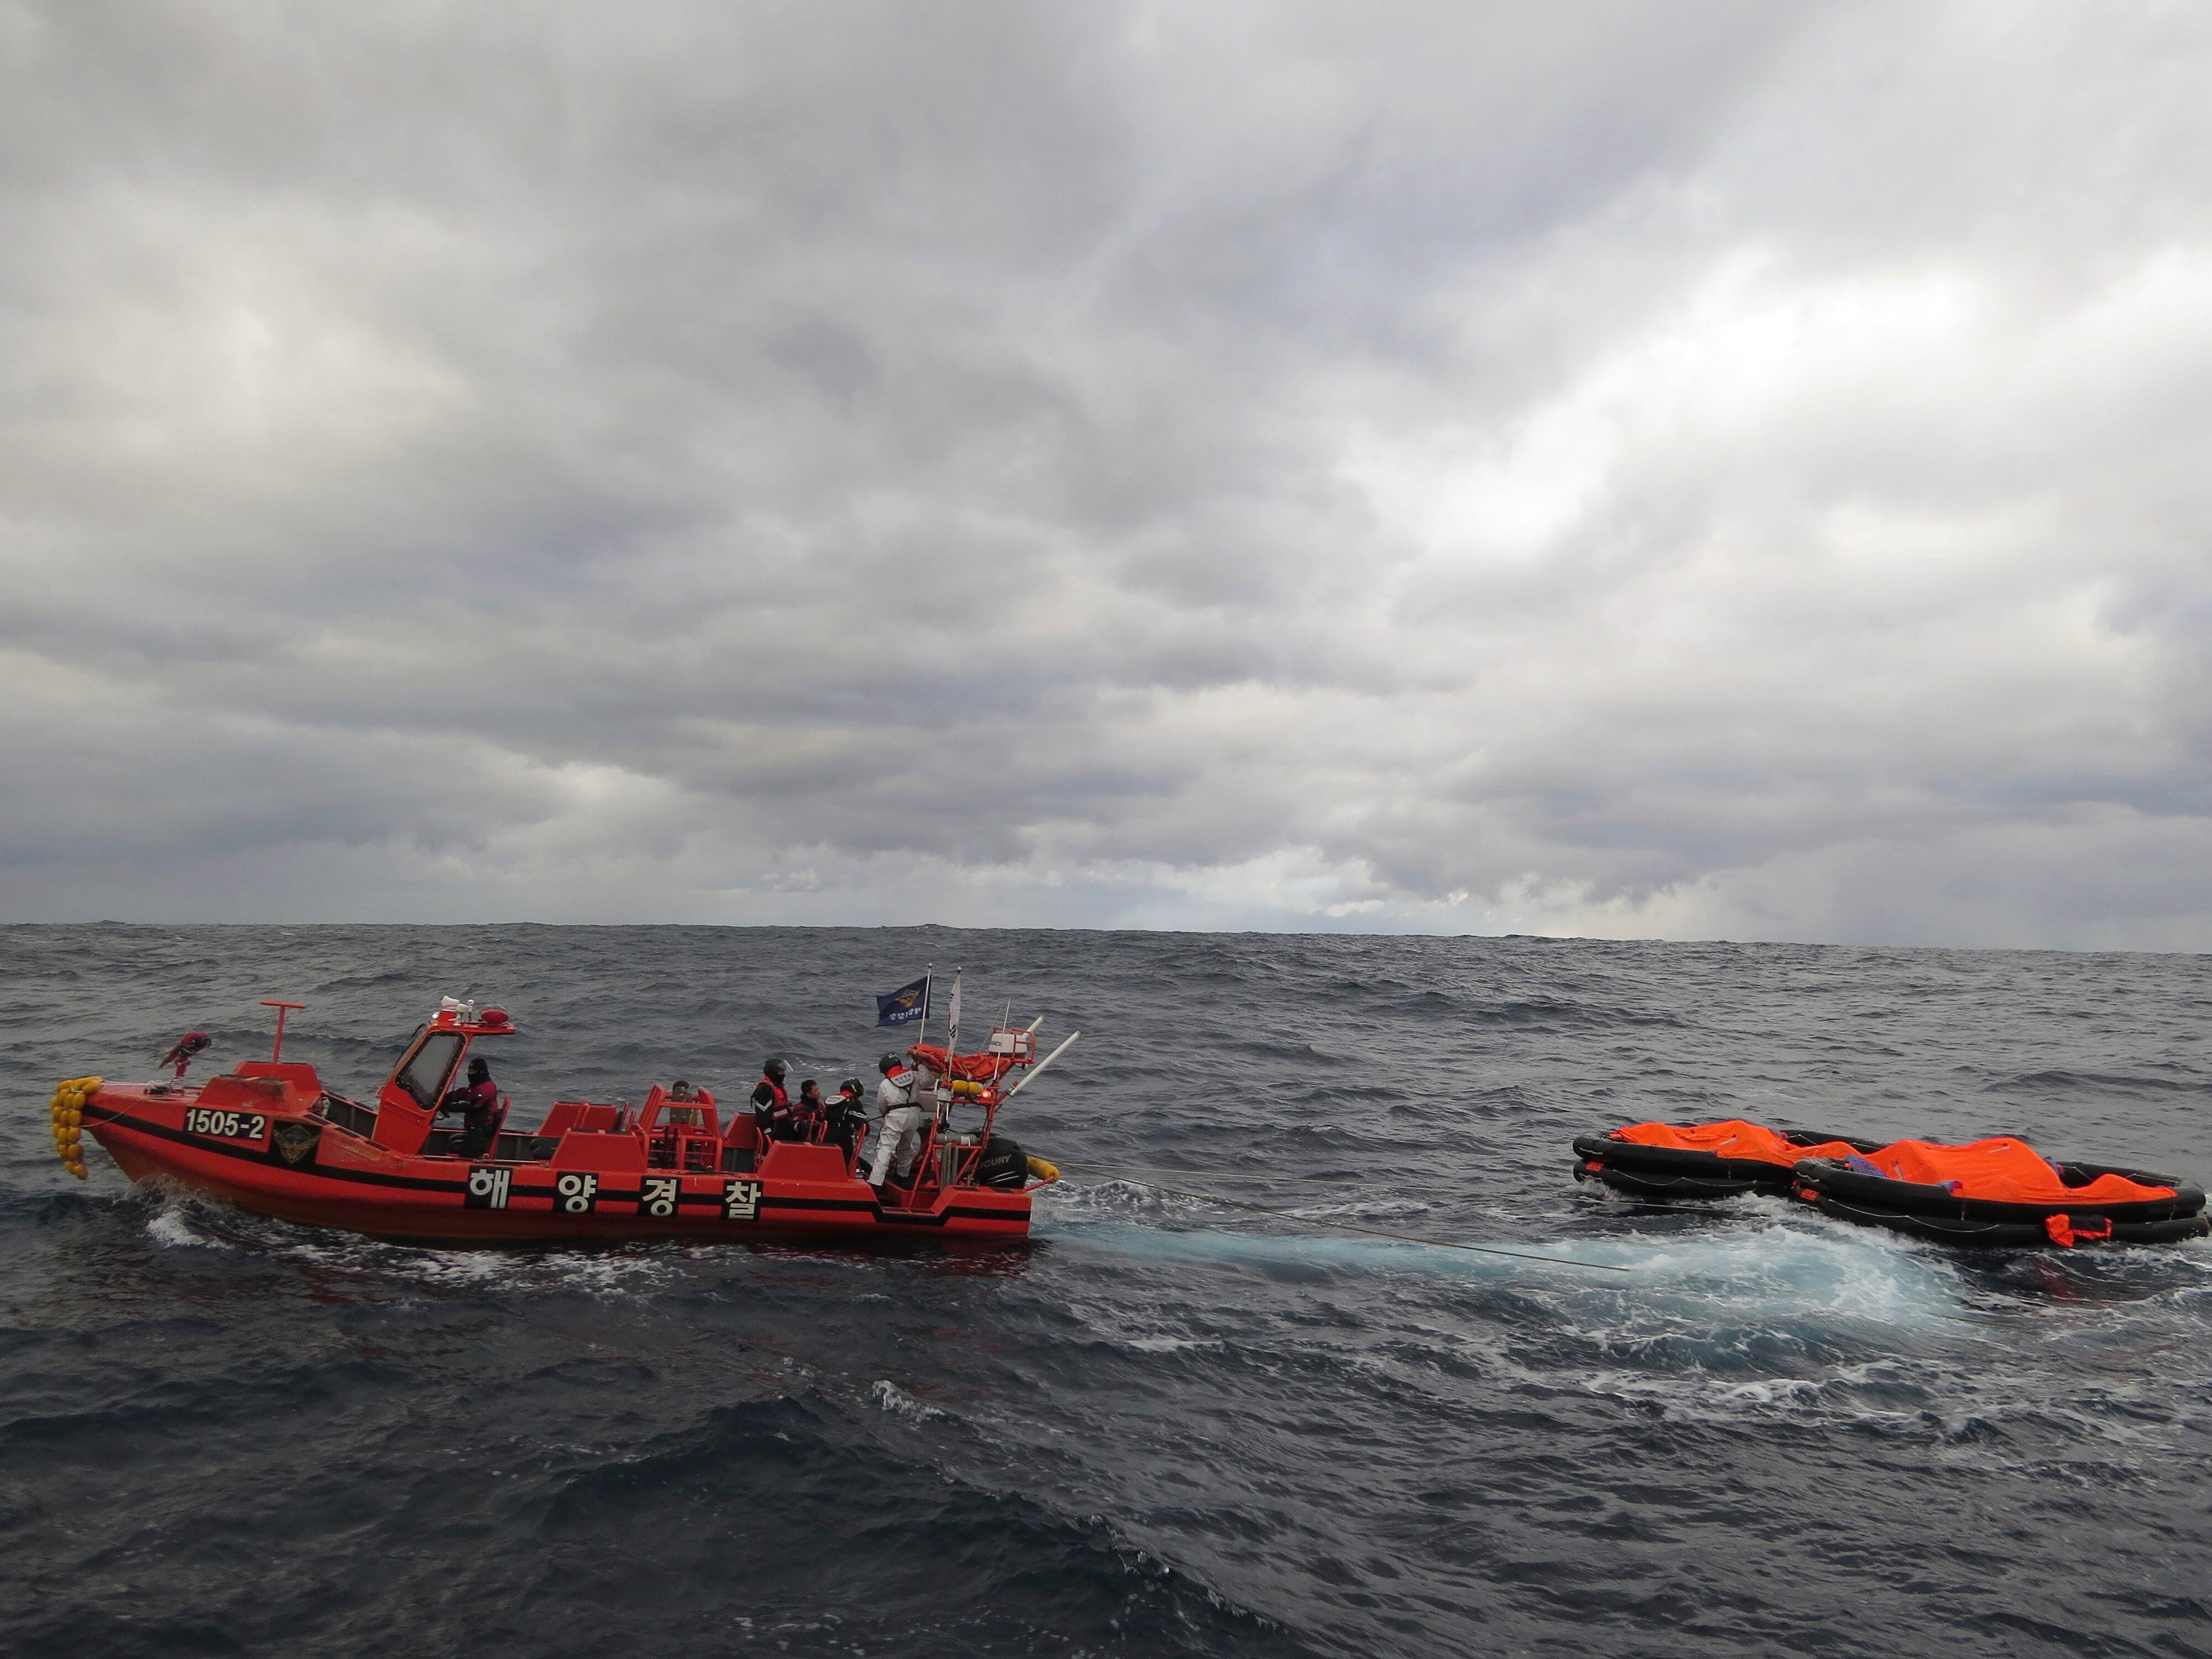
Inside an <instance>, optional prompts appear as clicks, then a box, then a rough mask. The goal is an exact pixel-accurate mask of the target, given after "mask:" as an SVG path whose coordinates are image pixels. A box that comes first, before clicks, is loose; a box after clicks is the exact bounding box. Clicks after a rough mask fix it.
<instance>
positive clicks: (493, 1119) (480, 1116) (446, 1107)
mask: <svg viewBox="0 0 2212 1659" xmlns="http://www.w3.org/2000/svg"><path fill="white" fill-rule="evenodd" d="M448 1112H458V1113H459V1114H460V1115H461V1127H460V1129H459V1131H458V1132H457V1134H456V1137H455V1139H454V1141H453V1150H454V1151H455V1152H458V1153H459V1154H460V1155H461V1156H462V1157H463V1158H481V1157H483V1153H484V1152H485V1150H486V1149H487V1148H488V1147H489V1146H490V1145H491V1137H492V1131H493V1128H494V1127H495V1126H496V1124H497V1123H498V1121H499V1085H497V1084H496V1083H494V1082H493V1081H492V1080H491V1062H490V1061H489V1060H480V1059H479V1060H471V1061H470V1062H469V1080H468V1083H467V1085H465V1087H462V1088H459V1089H453V1090H450V1091H447V1095H446V1097H445V1098H444V1099H442V1100H441V1101H440V1102H439V1103H438V1115H439V1116H441V1117H442V1116H444V1115H446V1114H447V1113H448Z"/></svg>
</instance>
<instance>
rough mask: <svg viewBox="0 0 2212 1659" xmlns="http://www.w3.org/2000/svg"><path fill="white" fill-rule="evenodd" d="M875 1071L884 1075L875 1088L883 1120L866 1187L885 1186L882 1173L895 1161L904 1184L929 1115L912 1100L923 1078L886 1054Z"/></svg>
mask: <svg viewBox="0 0 2212 1659" xmlns="http://www.w3.org/2000/svg"><path fill="white" fill-rule="evenodd" d="M876 1069H877V1070H878V1071H879V1072H881V1073H883V1074H884V1080H883V1082H882V1083H881V1084H880V1085H878V1086H877V1089H876V1109H877V1110H878V1111H880V1112H881V1113H882V1114H883V1115H884V1121H883V1127H882V1128H881V1129H880V1130H878V1132H877V1133H878V1139H877V1141H876V1161H875V1164H874V1165H873V1167H872V1168H871V1169H870V1170H869V1171H868V1185H870V1186H871V1187H880V1186H882V1185H883V1184H884V1171H885V1170H888V1169H890V1167H891V1160H892V1159H893V1158H896V1159H897V1160H898V1178H899V1181H900V1182H901V1183H902V1184H903V1183H904V1182H906V1180H907V1179H908V1176H911V1175H912V1174H913V1172H914V1155H915V1153H916V1152H920V1151H921V1126H922V1124H923V1122H924V1121H926V1120H927V1118H928V1116H929V1110H928V1109H927V1107H924V1106H921V1105H918V1104H917V1103H915V1095H916V1094H917V1093H918V1092H919V1091H920V1090H921V1085H922V1084H923V1082H924V1081H925V1080H926V1079H925V1078H924V1076H923V1074H922V1073H921V1072H920V1071H918V1070H916V1069H915V1068H913V1067H910V1066H908V1065H907V1063H906V1059H905V1056H903V1055H901V1054H885V1055H884V1057H883V1058H882V1059H881V1060H878V1061H877V1062H876Z"/></svg>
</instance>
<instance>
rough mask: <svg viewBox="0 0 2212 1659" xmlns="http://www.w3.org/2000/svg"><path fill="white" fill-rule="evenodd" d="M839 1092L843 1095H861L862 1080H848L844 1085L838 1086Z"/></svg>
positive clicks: (850, 1078) (849, 1078)
mask: <svg viewBox="0 0 2212 1659" xmlns="http://www.w3.org/2000/svg"><path fill="white" fill-rule="evenodd" d="M837 1092H838V1093H839V1094H841V1095H857V1094H859V1093H860V1079H858V1078H856V1077H848V1078H847V1079H845V1080H844V1081H843V1082H842V1083H841V1084H839V1085H837Z"/></svg>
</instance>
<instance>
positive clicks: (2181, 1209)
mask: <svg viewBox="0 0 2212 1659" xmlns="http://www.w3.org/2000/svg"><path fill="white" fill-rule="evenodd" d="M2065 1168H2066V1169H2067V1170H2068V1171H2069V1173H2071V1174H2072V1175H2073V1176H2075V1182H2069V1184H2079V1185H2081V1186H2087V1185H2088V1183H2089V1182H2091V1181H2093V1180H2095V1179H2096V1177H2097V1176H2101V1175H2117V1176H2125V1177H2126V1178H2127V1179H2128V1180H2130V1181H2133V1182H2138V1183H2140V1184H2142V1185H2143V1186H2146V1187H2171V1188H2173V1196H2172V1198H2159V1199H2144V1200H2135V1201H2132V1202H2129V1203H2121V1204H2095V1203H2065V1202H2059V1203H2054V1204H2021V1203H2013V1202H2009V1201H2007V1200H2000V1199H1991V1198H1955V1197H1954V1196H1953V1195H1952V1194H1951V1192H1950V1190H1949V1189H1948V1188H1943V1187H1937V1186H1932V1185H1928V1184H1924V1183H1923V1182H1914V1181H1892V1180H1890V1179H1889V1178H1888V1177H1887V1176H1870V1175H1862V1174H1860V1173H1859V1172H1857V1170H1851V1169H1849V1168H1847V1167H1845V1166H1844V1164H1843V1163H1842V1162H1840V1161H1839V1160H1838V1159H1835V1158H1808V1159H1806V1160H1805V1161H1804V1162H1803V1163H1802V1164H1799V1165H1797V1168H1796V1186H1797V1188H1798V1189H1799V1190H1801V1191H1811V1192H1814V1193H1816V1194H1819V1195H1820V1197H1822V1198H1824V1199H1835V1200H1839V1201H1841V1202H1843V1203H1845V1204H1851V1205H1857V1206H1863V1207H1866V1208H1870V1209H1875V1210H1881V1211H1887V1212H1895V1213H1898V1214H1901V1215H1911V1216H1925V1217H1932V1218H1936V1219H1938V1220H1944V1221H1958V1222H1976V1223H1987V1224H1990V1225H2021V1226H2025V1227H2028V1228H2032V1229H2033V1230H2034V1231H2036V1232H2037V1233H2038V1234H2039V1235H2040V1234H2041V1232H2042V1229H2043V1224H2044V1221H2045V1218H2047V1217H2050V1216H2054V1215H2067V1216H2073V1217H2075V1219H2076V1224H2077V1225H2081V1224H2084V1223H2086V1224H2087V1225H2090V1226H2094V1225H2096V1224H2097V1223H2098V1222H2100V1221H2104V1220H2108V1221H2111V1222H2112V1223H2114V1224H2115V1225H2118V1224H2121V1223H2126V1224H2129V1225H2136V1224H2142V1225H2152V1224H2155V1223H2159V1222H2166V1221H2179V1220H2182V1219H2185V1218H2188V1217H2191V1216H2196V1215H2199V1214H2201V1213H2202V1212H2203V1208H2204V1189H2203V1188H2202V1187H2191V1186H2188V1185H2185V1183H2183V1182H2180V1181H2179V1180H2177V1179H2176V1178H2175V1177H2174V1176H2167V1175H2156V1174H2153V1173H2152V1172H2150V1171H2148V1170H2123V1169H2119V1168H2117V1167H2114V1166H2112V1165H2108V1164H2068V1165H2066V1166H2065Z"/></svg>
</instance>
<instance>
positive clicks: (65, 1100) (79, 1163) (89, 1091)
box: [48, 1077, 105, 1181]
mask: <svg viewBox="0 0 2212 1659" xmlns="http://www.w3.org/2000/svg"><path fill="white" fill-rule="evenodd" d="M103 1081H105V1079H101V1078H96V1077H73V1078H67V1079H64V1080H63V1081H62V1083H61V1084H60V1085H58V1087H56V1089H55V1090H54V1097H53V1101H52V1104H51V1105H50V1106H49V1107H48V1111H49V1113H50V1114H51V1115H52V1118H53V1121H54V1156H55V1157H57V1158H60V1159H61V1161H62V1168H64V1170H68V1171H69V1172H70V1174H71V1175H73V1176H76V1178H77V1179H78V1180H79V1181H82V1180H83V1179H84V1178H85V1168H84V1103H85V1102H87V1101H88V1100H89V1099H91V1098H92V1097H93V1096H94V1095H96V1094H98V1093H99V1092H100V1084H101V1083H102V1082H103Z"/></svg>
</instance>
